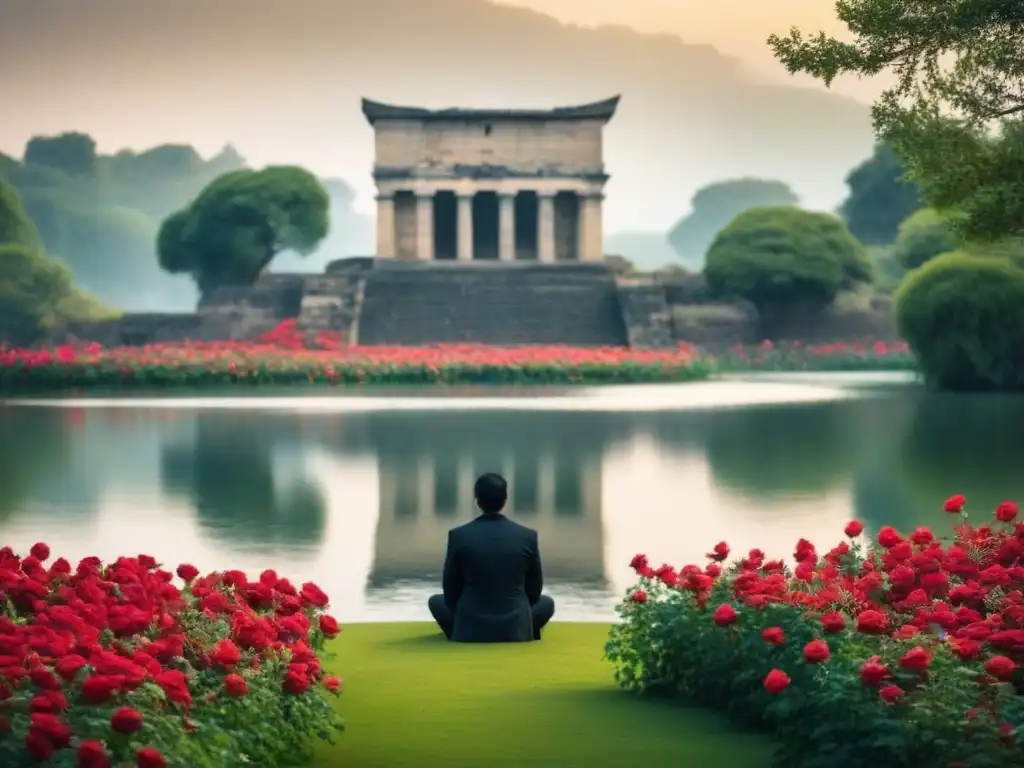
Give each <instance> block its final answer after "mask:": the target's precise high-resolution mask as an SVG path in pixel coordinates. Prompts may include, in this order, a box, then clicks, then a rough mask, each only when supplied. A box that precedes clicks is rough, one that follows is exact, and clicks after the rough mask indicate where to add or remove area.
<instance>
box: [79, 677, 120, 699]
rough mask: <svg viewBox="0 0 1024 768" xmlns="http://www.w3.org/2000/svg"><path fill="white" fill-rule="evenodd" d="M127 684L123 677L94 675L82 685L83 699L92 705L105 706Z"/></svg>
mask: <svg viewBox="0 0 1024 768" xmlns="http://www.w3.org/2000/svg"><path fill="white" fill-rule="evenodd" d="M124 684H125V678H124V677H123V676H122V675H97V674H96V673H93V674H91V675H89V676H88V677H87V678H85V681H84V682H83V683H82V698H83V699H85V700H86V701H87V702H88V703H90V704H103V703H104V702H106V701H107V700H108V699H110V697H111V696H113V695H114V693H116V692H117V691H119V690H120V689H121V686H123V685H124Z"/></svg>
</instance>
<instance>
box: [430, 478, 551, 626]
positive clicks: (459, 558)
mask: <svg viewBox="0 0 1024 768" xmlns="http://www.w3.org/2000/svg"><path fill="white" fill-rule="evenodd" d="M473 494H474V496H475V497H476V504H477V506H478V507H479V508H480V511H481V512H482V513H483V514H481V515H480V516H479V517H477V518H476V519H475V520H473V521H471V522H468V523H466V524H465V525H460V526H459V527H458V528H453V529H452V530H451V531H449V532H448V553H447V555H446V556H445V559H444V577H443V584H442V587H443V589H444V594H442V595H434V596H433V597H431V598H430V600H428V601H427V607H428V608H429V609H430V613H431V615H432V616H433V617H434V620H435V621H436V622H437V624H438V626H439V627H441V631H442V632H444V634H445V637H447V638H448V639H449V640H453V641H455V642H458V643H521V642H529V641H530V640H540V631H541V629H543V628H544V625H545V624H547V623H548V622H549V621H550V620H551V617H552V616H553V615H554V613H555V601H554V600H552V599H551V598H550V597H548V596H546V595H541V589H542V588H543V586H544V577H543V575H542V573H541V565H540V549H539V547H538V544H537V532H536V531H535V530H533V529H532V528H527V527H526V526H523V525H519V523H514V522H512V521H511V520H509V519H508V518H507V517H505V516H504V515H503V514H501V510H502V509H504V508H505V502H506V501H507V500H508V485H507V483H506V482H505V478H503V477H501V475H496V474H491V473H489V474H486V475H482V476H481V477H479V478H478V479H477V481H476V485H475V486H474V488H473Z"/></svg>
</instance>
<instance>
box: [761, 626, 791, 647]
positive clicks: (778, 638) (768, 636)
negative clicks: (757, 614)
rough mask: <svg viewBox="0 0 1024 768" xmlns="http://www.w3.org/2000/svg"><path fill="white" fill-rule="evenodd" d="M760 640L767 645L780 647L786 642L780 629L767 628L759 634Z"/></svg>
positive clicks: (784, 635)
mask: <svg viewBox="0 0 1024 768" xmlns="http://www.w3.org/2000/svg"><path fill="white" fill-rule="evenodd" d="M761 639H762V640H764V641H765V642H766V643H768V644H769V645H782V644H783V643H784V642H785V641H786V634H785V632H783V631H782V627H768V628H767V629H765V630H764V631H763V632H761Z"/></svg>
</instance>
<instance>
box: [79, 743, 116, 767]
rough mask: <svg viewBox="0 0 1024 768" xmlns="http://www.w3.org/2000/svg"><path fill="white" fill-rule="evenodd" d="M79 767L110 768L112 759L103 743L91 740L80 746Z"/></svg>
mask: <svg viewBox="0 0 1024 768" xmlns="http://www.w3.org/2000/svg"><path fill="white" fill-rule="evenodd" d="M77 766H78V768H110V758H109V757H108V756H107V751H106V750H105V749H104V748H103V742H102V741H97V740H96V739H89V740H88V741H83V742H82V743H81V744H79V745H78V763H77Z"/></svg>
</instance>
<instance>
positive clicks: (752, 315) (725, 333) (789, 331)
mask: <svg viewBox="0 0 1024 768" xmlns="http://www.w3.org/2000/svg"><path fill="white" fill-rule="evenodd" d="M618 282H619V300H620V303H621V305H622V311H623V316H624V318H625V321H626V326H627V332H628V335H629V339H630V345H631V346H637V347H663V346H672V345H675V344H677V343H682V342H685V343H688V344H695V345H697V346H700V347H704V348H708V349H714V348H722V347H728V346H732V345H734V344H756V343H758V342H760V341H762V340H764V339H771V340H773V341H800V342H803V343H807V344H826V343H830V342H835V341H847V340H850V339H862V338H875V339H881V340H886V341H891V340H895V339H897V338H899V337H898V334H897V333H896V324H895V321H894V318H893V313H892V307H891V301H890V299H889V298H888V297H885V296H876V297H872V298H871V299H870V300H867V299H857V300H852V299H849V300H848V299H847V298H846V297H841V298H840V299H839V300H838V301H837V302H836V303H835V304H833V305H832V306H830V307H827V308H826V309H824V310H821V311H809V310H792V311H790V312H788V313H783V314H777V315H775V316H773V317H771V318H761V317H760V316H759V315H758V313H757V310H756V309H754V307H753V306H752V305H750V304H748V303H745V302H741V303H737V304H724V303H720V302H715V301H713V300H712V299H711V297H710V296H709V295H708V291H707V286H706V285H705V283H704V280H703V278H702V277H701V276H700V275H683V276H677V275H672V276H659V277H656V278H654V279H651V278H629V277H622V278H619V281H618Z"/></svg>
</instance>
